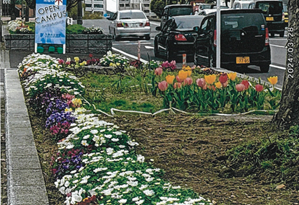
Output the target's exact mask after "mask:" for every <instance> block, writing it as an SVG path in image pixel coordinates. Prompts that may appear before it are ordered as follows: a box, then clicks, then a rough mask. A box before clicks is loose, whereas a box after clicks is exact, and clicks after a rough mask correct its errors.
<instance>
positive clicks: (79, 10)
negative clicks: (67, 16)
mask: <svg viewBox="0 0 299 205" xmlns="http://www.w3.org/2000/svg"><path fill="white" fill-rule="evenodd" d="M77 24H79V25H82V24H83V21H82V0H79V1H78V19H77Z"/></svg>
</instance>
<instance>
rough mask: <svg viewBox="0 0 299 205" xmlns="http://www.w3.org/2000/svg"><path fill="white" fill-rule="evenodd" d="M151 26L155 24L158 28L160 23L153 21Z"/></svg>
mask: <svg viewBox="0 0 299 205" xmlns="http://www.w3.org/2000/svg"><path fill="white" fill-rule="evenodd" d="M151 24H154V25H156V26H160V22H159V23H158V22H154V21H151Z"/></svg>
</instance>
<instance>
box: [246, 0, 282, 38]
mask: <svg viewBox="0 0 299 205" xmlns="http://www.w3.org/2000/svg"><path fill="white" fill-rule="evenodd" d="M250 8H255V9H261V10H262V11H263V14H264V17H265V19H266V21H267V25H268V29H269V33H270V34H271V37H273V36H274V34H275V33H278V34H279V36H280V37H283V36H284V31H285V27H286V24H285V22H284V19H283V2H282V1H279V0H276V1H271V0H257V1H255V2H254V4H253V5H251V6H250Z"/></svg>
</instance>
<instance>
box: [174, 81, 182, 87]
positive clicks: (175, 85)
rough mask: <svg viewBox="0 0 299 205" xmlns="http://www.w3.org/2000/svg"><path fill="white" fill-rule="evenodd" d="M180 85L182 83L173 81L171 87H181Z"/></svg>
mask: <svg viewBox="0 0 299 205" xmlns="http://www.w3.org/2000/svg"><path fill="white" fill-rule="evenodd" d="M181 87H182V83H179V82H175V83H174V84H173V88H174V89H177V88H181Z"/></svg>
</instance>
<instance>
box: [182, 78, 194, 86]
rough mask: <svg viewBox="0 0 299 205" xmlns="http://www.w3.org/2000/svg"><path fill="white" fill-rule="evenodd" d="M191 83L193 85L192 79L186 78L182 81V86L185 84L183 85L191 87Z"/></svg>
mask: <svg viewBox="0 0 299 205" xmlns="http://www.w3.org/2000/svg"><path fill="white" fill-rule="evenodd" d="M192 83H193V80H192V78H186V79H185V80H184V84H185V85H191V84H192Z"/></svg>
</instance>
